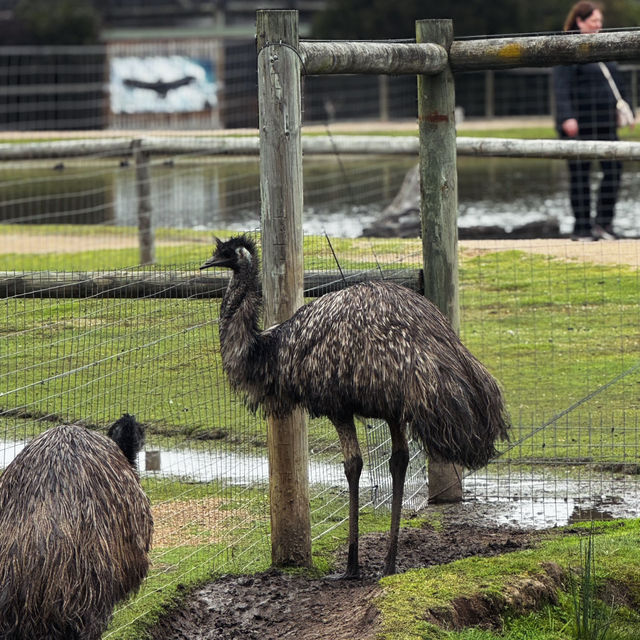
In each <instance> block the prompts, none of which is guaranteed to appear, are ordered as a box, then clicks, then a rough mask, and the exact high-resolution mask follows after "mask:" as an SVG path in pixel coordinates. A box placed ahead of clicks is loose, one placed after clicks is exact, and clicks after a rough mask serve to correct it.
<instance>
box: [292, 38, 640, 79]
mask: <svg viewBox="0 0 640 640" xmlns="http://www.w3.org/2000/svg"><path fill="white" fill-rule="evenodd" d="M299 53H300V58H301V60H302V63H303V73H306V74H307V75H319V74H348V73H364V74H370V73H375V74H387V75H398V74H406V75H410V74H411V75H413V74H415V75H419V74H424V75H433V74H436V73H439V72H440V71H442V70H443V69H444V67H445V66H446V64H447V55H446V51H445V50H444V48H442V47H440V46H438V45H435V44H432V43H420V44H417V43H416V44H414V43H399V42H398V43H394V42H381V41H376V42H309V41H307V42H301V43H300V45H299ZM609 60H619V61H625V60H632V61H638V60H640V31H613V32H600V33H591V34H553V35H551V34H550V35H540V36H514V37H508V38H478V39H473V40H456V41H454V42H453V43H452V45H451V49H450V52H449V59H448V62H449V63H450V65H451V69H452V71H454V72H457V71H484V70H490V69H515V68H517V67H550V66H553V65H560V64H574V63H580V62H598V61H604V62H606V61H609Z"/></svg>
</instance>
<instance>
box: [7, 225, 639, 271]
mask: <svg viewBox="0 0 640 640" xmlns="http://www.w3.org/2000/svg"><path fill="white" fill-rule="evenodd" d="M209 242H210V239H209V238H206V239H203V243H209ZM157 244H158V245H164V246H177V245H180V244H182V243H181V242H180V241H158V243H157ZM137 246H138V239H137V237H136V236H120V235H115V234H114V235H98V234H96V235H76V236H74V235H63V234H59V235H51V234H49V235H47V234H35V235H34V234H19V233H4V234H0V255H2V254H3V253H42V254H44V253H70V252H75V251H91V250H95V249H128V248H134V247H137ZM460 248H461V250H462V251H463V252H464V253H465V254H466V255H476V254H478V253H480V252H494V251H510V250H514V249H515V250H518V251H527V252H529V253H536V254H541V255H549V256H554V257H556V258H562V259H565V260H578V261H583V262H593V263H595V264H628V265H631V266H634V267H639V266H640V240H618V241H616V242H572V241H571V240H569V239H565V238H559V239H548V238H547V239H541V240H461V241H460Z"/></svg>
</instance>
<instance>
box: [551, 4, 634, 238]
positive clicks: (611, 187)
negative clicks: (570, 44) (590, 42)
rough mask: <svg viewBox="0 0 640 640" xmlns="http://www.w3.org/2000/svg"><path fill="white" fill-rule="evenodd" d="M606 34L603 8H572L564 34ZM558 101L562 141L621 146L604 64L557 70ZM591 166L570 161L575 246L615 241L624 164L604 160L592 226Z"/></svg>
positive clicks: (610, 65)
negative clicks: (608, 142)
mask: <svg viewBox="0 0 640 640" xmlns="http://www.w3.org/2000/svg"><path fill="white" fill-rule="evenodd" d="M600 29H602V8H601V6H600V5H598V4H596V3H594V2H584V1H582V2H577V3H576V4H574V5H573V7H571V10H570V11H569V14H568V15H567V18H566V20H565V23H564V31H579V32H580V33H597V32H598V31H600ZM606 66H607V68H608V69H609V71H610V72H611V76H612V77H613V79H614V81H615V83H616V84H617V85H618V88H619V90H620V91H621V92H622V93H623V94H624V92H623V87H622V86H621V82H620V78H619V76H618V67H617V65H616V63H615V62H607V63H606ZM553 87H554V92H555V98H556V129H557V131H558V135H559V136H560V137H561V138H563V139H575V140H618V139H619V138H618V132H617V122H616V119H617V116H616V99H615V97H614V95H613V92H612V90H611V86H610V85H609V82H608V80H607V78H606V77H605V75H604V74H603V70H602V68H601V66H600V64H599V63H597V62H590V63H585V64H572V65H565V66H560V67H554V69H553ZM590 168H591V161H590V160H584V159H580V158H572V159H570V160H569V186H570V188H569V196H570V200H571V209H572V211H573V215H574V217H575V223H574V228H573V234H572V236H571V237H572V239H573V240H615V239H616V238H617V237H618V236H617V235H616V233H615V232H614V230H613V216H614V210H615V206H616V200H617V198H618V191H619V188H620V178H621V175H622V163H621V162H619V161H617V160H600V168H601V169H602V181H601V182H600V188H599V192H598V201H597V204H596V218H595V221H594V222H593V223H592V220H591V189H590V184H589V170H590Z"/></svg>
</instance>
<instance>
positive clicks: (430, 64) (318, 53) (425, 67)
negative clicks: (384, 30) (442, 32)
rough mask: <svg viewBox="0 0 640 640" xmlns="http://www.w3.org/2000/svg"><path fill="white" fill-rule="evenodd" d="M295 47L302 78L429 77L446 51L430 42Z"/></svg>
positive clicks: (305, 44) (443, 62) (443, 64)
mask: <svg viewBox="0 0 640 640" xmlns="http://www.w3.org/2000/svg"><path fill="white" fill-rule="evenodd" d="M273 46H277V45H273ZM298 48H299V53H300V58H301V60H302V72H303V73H304V74H306V75H321V74H342V73H361V74H378V75H402V74H404V75H419V74H425V75H431V74H436V73H440V72H441V71H442V70H443V69H444V68H445V67H446V66H447V52H446V51H445V49H444V48H443V47H441V46H440V45H437V44H432V43H426V44H416V43H399V42H398V43H394V42H301V43H300V44H299V46H298Z"/></svg>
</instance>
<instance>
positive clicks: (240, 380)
mask: <svg viewBox="0 0 640 640" xmlns="http://www.w3.org/2000/svg"><path fill="white" fill-rule="evenodd" d="M215 266H218V267H226V268H229V269H231V270H232V277H231V280H230V282H229V286H228V288H227V291H226V292H225V295H224V297H223V300H222V305H221V311H220V323H219V330H220V348H221V353H222V363H223V367H224V369H225V372H226V373H227V375H228V377H229V380H230V382H231V384H232V385H233V386H234V387H235V388H236V389H237V390H239V391H241V392H243V393H244V394H245V395H246V398H247V401H248V404H249V406H250V407H251V408H252V409H253V410H256V409H258V408H260V409H262V410H263V411H264V413H265V414H266V415H273V416H278V417H282V416H284V415H287V414H288V413H289V412H290V411H291V410H292V409H293V408H294V407H296V406H301V407H303V408H305V409H306V410H307V411H308V412H309V413H310V414H311V415H312V416H327V417H328V418H329V419H330V420H331V422H332V423H333V424H334V426H335V428H336V430H337V432H338V437H339V439H340V445H341V448H342V453H343V456H344V469H345V475H346V477H347V482H348V485H349V555H348V560H347V570H346V574H345V575H346V577H357V576H358V575H359V564H358V507H359V504H358V494H359V479H360V473H361V470H362V455H361V452H360V447H359V444H358V440H357V437H356V427H355V424H354V416H361V417H364V418H380V419H383V420H385V421H386V422H387V424H388V425H389V429H390V433H391V443H392V451H391V457H390V460H389V468H390V471H391V476H392V487H393V490H392V491H393V494H392V508H391V531H390V535H389V546H388V550H387V556H386V560H385V566H384V574H385V575H387V574H390V573H394V572H395V561H396V553H397V545H398V530H399V524H400V513H401V509H402V495H403V491H404V480H405V474H406V469H407V464H408V460H409V451H408V445H407V427H408V428H409V430H410V431H411V433H412V434H413V436H414V437H416V438H417V439H418V440H419V441H420V442H421V443H422V445H423V447H424V449H425V451H426V452H427V453H428V455H429V456H431V457H432V458H435V459H438V460H441V461H448V462H453V463H457V464H460V465H462V466H464V467H467V468H470V469H476V468H479V467H482V466H483V465H485V464H486V463H487V462H488V461H489V460H490V459H491V457H492V456H494V455H495V453H496V449H495V442H496V440H498V439H501V438H507V434H508V418H507V416H506V412H505V408H504V403H503V399H502V394H501V391H500V389H499V387H498V385H497V383H496V381H495V380H494V379H493V377H492V376H491V375H490V374H489V373H488V371H487V370H486V369H485V367H484V366H483V365H482V364H481V363H480V362H479V361H478V360H477V359H476V358H475V357H474V356H473V355H472V354H471V353H470V352H469V351H468V350H467V349H466V347H464V345H463V344H462V343H461V342H460V340H459V338H458V336H457V335H456V334H455V332H454V331H453V330H452V329H451V327H450V325H449V324H448V322H447V320H446V319H445V318H444V316H443V315H442V314H441V313H440V312H439V311H438V309H437V308H436V307H435V306H434V305H433V304H432V303H431V302H429V301H428V300H427V299H426V298H424V297H423V296H421V295H419V294H417V293H414V292H412V291H410V290H409V289H406V288H405V287H402V286H399V285H395V284H391V283H384V282H368V283H361V284H356V285H353V286H351V287H348V288H346V289H343V290H341V291H337V292H333V293H329V294H326V295H324V296H322V297H320V298H318V299H316V300H315V301H313V302H311V303H310V304H307V305H305V306H303V307H301V308H300V309H299V310H298V311H296V313H295V314H294V315H293V316H292V317H291V318H290V319H288V320H287V321H285V322H283V323H281V324H279V325H276V326H275V327H272V328H270V329H267V330H266V331H260V329H259V313H260V295H259V288H258V284H259V266H258V257H257V253H256V248H255V245H254V243H253V241H252V240H251V239H250V238H248V237H246V236H236V237H234V238H231V239H230V240H228V241H226V242H222V241H220V240H217V246H216V249H215V251H214V253H213V256H212V257H211V258H210V259H209V260H208V261H207V262H205V263H204V264H203V265H202V267H201V269H206V268H209V267H215Z"/></svg>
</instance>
